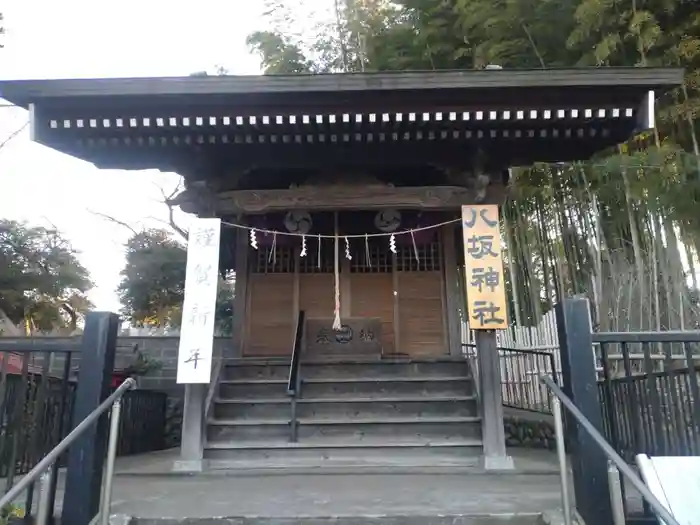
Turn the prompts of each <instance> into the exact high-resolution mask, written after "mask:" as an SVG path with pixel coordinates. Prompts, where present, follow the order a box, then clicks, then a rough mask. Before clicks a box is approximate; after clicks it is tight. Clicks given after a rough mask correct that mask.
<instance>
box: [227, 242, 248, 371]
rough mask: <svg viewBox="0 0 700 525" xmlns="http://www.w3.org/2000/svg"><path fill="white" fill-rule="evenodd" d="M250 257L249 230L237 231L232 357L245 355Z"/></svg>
mask: <svg viewBox="0 0 700 525" xmlns="http://www.w3.org/2000/svg"><path fill="white" fill-rule="evenodd" d="M249 259H250V249H249V248H248V235H247V230H237V231H236V261H235V265H236V288H235V297H234V299H233V355H232V356H231V357H241V356H242V355H243V345H244V343H245V327H246V316H247V314H248V310H247V309H246V297H247V290H248V267H249V264H248V261H249Z"/></svg>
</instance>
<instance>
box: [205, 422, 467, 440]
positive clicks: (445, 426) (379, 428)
mask: <svg viewBox="0 0 700 525" xmlns="http://www.w3.org/2000/svg"><path fill="white" fill-rule="evenodd" d="M289 425H290V422H289V419H288V418H287V419H211V420H210V421H209V424H208V425H207V441H208V442H216V441H235V440H238V439H243V440H251V439H285V437H287V436H289ZM396 436H403V437H408V436H411V437H412V438H414V439H415V440H416V441H421V440H424V441H430V440H436V439H437V440H449V439H450V438H457V437H459V438H470V439H481V418H479V417H478V416H451V417H446V416H443V417H437V416H430V417H418V418H417V417H391V418H389V417H385V418H338V419H330V418H328V419H325V418H299V419H298V439H299V441H303V440H307V439H308V440H316V441H318V440H321V439H329V438H330V439H348V440H362V439H369V440H374V439H377V440H381V439H384V440H387V442H388V443H390V442H391V439H393V438H395V437H396Z"/></svg>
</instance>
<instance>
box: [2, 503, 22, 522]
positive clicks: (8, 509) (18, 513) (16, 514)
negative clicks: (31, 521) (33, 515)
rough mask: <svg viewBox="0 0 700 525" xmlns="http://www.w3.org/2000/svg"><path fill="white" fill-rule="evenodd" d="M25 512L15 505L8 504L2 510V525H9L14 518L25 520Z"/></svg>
mask: <svg viewBox="0 0 700 525" xmlns="http://www.w3.org/2000/svg"><path fill="white" fill-rule="evenodd" d="M24 515H25V512H24V509H23V508H22V507H20V506H19V505H15V504H14V503H8V504H7V505H5V506H4V507H2V508H1V509H0V525H8V524H9V523H10V520H11V519H13V518H17V519H21V518H24Z"/></svg>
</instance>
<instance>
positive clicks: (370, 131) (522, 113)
mask: <svg viewBox="0 0 700 525" xmlns="http://www.w3.org/2000/svg"><path fill="white" fill-rule="evenodd" d="M682 78H683V71H682V70H680V69H667V68H597V69H568V70H474V71H472V70H470V71H439V72H390V73H361V74H360V73H357V74H333V75H294V76H206V77H183V78H129V79H73V80H23V81H4V82H0V97H1V98H5V99H7V100H8V101H10V102H12V103H14V104H16V105H19V106H22V107H25V108H27V109H29V110H30V112H31V121H32V134H33V137H34V139H35V140H36V141H38V142H40V143H43V144H46V145H47V146H50V147H52V148H55V149H57V150H60V151H63V152H65V153H68V154H71V155H74V156H76V157H79V158H82V159H84V160H87V161H89V162H92V163H94V164H96V165H97V166H99V167H108V168H122V169H147V168H155V169H162V170H171V171H178V172H180V173H182V174H184V175H187V174H188V173H191V172H196V171H211V170H216V169H217V167H219V168H220V167H222V166H230V165H236V166H237V167H238V168H241V169H245V168H252V167H257V168H260V167H270V168H308V167H309V166H320V165H324V164H327V163H329V162H332V163H333V164H334V165H349V166H355V167H361V166H363V165H367V164H372V163H394V164H403V165H405V164H426V165H427V164H433V163H441V164H447V165H450V164H452V165H455V164H456V165H459V164H467V163H468V162H469V158H470V157H471V156H472V154H474V153H475V152H476V150H478V149H479V150H482V151H486V153H487V154H490V155H492V156H497V157H498V159H499V161H500V162H501V163H502V164H503V165H504V166H511V165H527V164H531V163H532V162H535V161H569V160H575V159H585V158H588V157H590V156H591V155H592V154H593V153H595V152H596V151H599V150H600V149H603V148H605V147H608V146H611V145H614V144H617V143H619V142H622V141H624V140H626V139H628V138H629V137H630V136H631V135H632V134H634V133H635V132H636V131H640V130H644V129H648V128H649V127H650V125H651V123H652V119H653V105H654V103H653V102H654V97H653V93H652V94H651V95H650V92H654V91H655V92H657V93H658V92H661V91H664V90H666V89H668V88H671V87H675V86H678V85H680V83H681V82H682Z"/></svg>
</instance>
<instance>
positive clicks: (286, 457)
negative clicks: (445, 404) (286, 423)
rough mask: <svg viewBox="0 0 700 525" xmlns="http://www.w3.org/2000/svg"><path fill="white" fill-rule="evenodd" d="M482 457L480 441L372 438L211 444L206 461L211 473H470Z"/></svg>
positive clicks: (206, 446) (207, 447) (206, 453)
mask: <svg viewBox="0 0 700 525" xmlns="http://www.w3.org/2000/svg"><path fill="white" fill-rule="evenodd" d="M481 453H482V443H481V440H479V439H467V438H456V437H453V438H451V439H443V440H432V441H430V440H425V439H423V440H417V439H415V438H413V439H410V436H396V437H395V438H394V439H392V440H391V442H389V443H387V441H386V440H376V439H369V438H365V439H347V438H343V439H337V438H336V439H333V438H325V439H322V440H313V439H311V440H305V441H299V442H297V443H290V442H288V441H283V440H267V441H264V440H254V441H241V440H239V441H218V442H207V444H206V445H205V450H204V457H205V458H206V459H208V460H210V461H211V463H210V464H209V467H210V468H239V469H240V468H261V467H265V468H288V467H295V468H299V467H301V468H310V467H315V466H319V467H320V466H326V467H382V466H385V467H407V466H411V467H420V466H425V467H428V466H433V467H440V466H443V467H446V466H461V467H465V466H475V465H478V459H479V458H480V456H481ZM216 461H220V462H226V463H215V462H216Z"/></svg>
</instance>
